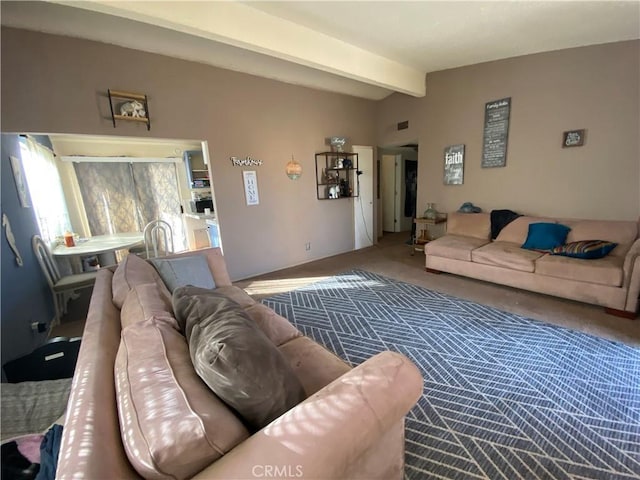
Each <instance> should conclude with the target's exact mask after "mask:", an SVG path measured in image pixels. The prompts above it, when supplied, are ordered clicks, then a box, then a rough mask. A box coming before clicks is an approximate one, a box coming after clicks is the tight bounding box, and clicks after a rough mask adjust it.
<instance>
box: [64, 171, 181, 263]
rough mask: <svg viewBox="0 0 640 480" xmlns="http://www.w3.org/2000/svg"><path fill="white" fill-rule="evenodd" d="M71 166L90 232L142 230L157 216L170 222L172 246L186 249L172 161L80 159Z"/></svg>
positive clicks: (110, 232)
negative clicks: (132, 161)
mask: <svg viewBox="0 0 640 480" xmlns="http://www.w3.org/2000/svg"><path fill="white" fill-rule="evenodd" d="M74 168H75V171H76V175H77V177H78V183H79V185H80V192H81V194H82V201H83V202H84V207H85V210H86V212H87V220H88V223H89V228H90V229H91V234H92V235H107V234H112V233H121V232H141V231H142V230H144V227H145V225H146V224H147V223H148V222H150V221H151V220H157V219H160V220H164V221H166V222H168V223H169V224H170V225H171V228H172V230H173V244H174V249H175V250H176V251H180V250H184V249H185V248H186V247H185V241H186V239H185V234H184V227H183V223H182V217H181V214H180V193H179V190H178V182H177V172H176V166H175V164H174V163H173V162H171V163H170V162H167V163H159V162H158V163H155V162H154V163H124V162H122V163H120V162H109V163H106V162H80V163H76V164H74Z"/></svg>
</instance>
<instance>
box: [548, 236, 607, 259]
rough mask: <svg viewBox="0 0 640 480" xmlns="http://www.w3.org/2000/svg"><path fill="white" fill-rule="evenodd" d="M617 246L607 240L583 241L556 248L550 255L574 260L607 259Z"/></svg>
mask: <svg viewBox="0 0 640 480" xmlns="http://www.w3.org/2000/svg"><path fill="white" fill-rule="evenodd" d="M617 246H618V244H617V243H615V242H607V241H606V240H582V241H580V242H571V243H567V244H566V245H562V246H560V247H556V248H554V249H553V250H551V252H550V253H551V255H562V256H565V257H572V258H586V259H596V258H603V257H606V256H607V255H609V252H611V250H613V249H614V248H616V247H617Z"/></svg>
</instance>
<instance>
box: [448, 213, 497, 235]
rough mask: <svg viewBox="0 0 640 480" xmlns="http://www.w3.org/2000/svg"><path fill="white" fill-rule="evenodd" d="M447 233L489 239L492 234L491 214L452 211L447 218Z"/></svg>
mask: <svg viewBox="0 0 640 480" xmlns="http://www.w3.org/2000/svg"><path fill="white" fill-rule="evenodd" d="M447 234H449V235H463V236H465V237H474V238H480V239H482V240H488V239H489V236H490V235H491V219H490V218H489V214H488V213H482V212H481V213H462V212H451V213H450V214H449V215H448V218H447Z"/></svg>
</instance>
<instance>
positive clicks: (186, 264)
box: [149, 255, 216, 292]
mask: <svg viewBox="0 0 640 480" xmlns="http://www.w3.org/2000/svg"><path fill="white" fill-rule="evenodd" d="M149 261H150V262H151V263H152V264H153V266H154V267H156V270H157V271H158V273H159V274H160V277H161V278H162V281H163V282H164V284H165V285H166V286H167V288H168V289H169V291H170V292H173V291H174V290H175V289H176V288H178V287H183V286H185V285H193V286H194V287H200V288H209V289H213V288H216V283H215V282H214V280H213V276H212V275H211V270H210V269H209V264H208V263H207V259H206V258H205V257H204V256H203V255H191V256H188V257H179V258H151V259H149Z"/></svg>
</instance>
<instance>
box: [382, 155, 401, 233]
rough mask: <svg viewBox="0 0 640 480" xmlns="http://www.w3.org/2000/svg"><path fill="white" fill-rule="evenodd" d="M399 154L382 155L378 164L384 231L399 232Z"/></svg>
mask: <svg viewBox="0 0 640 480" xmlns="http://www.w3.org/2000/svg"><path fill="white" fill-rule="evenodd" d="M400 159H401V157H400V155H382V162H381V164H380V197H381V200H382V230H384V231H385V232H399V231H400V230H399V229H400V224H399V223H398V219H399V216H398V213H399V210H400V202H399V201H398V200H399V197H398V195H399V194H400V189H399V188H398V187H399V185H398V182H399V181H400V178H398V177H399V175H396V172H397V167H399V166H400Z"/></svg>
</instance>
